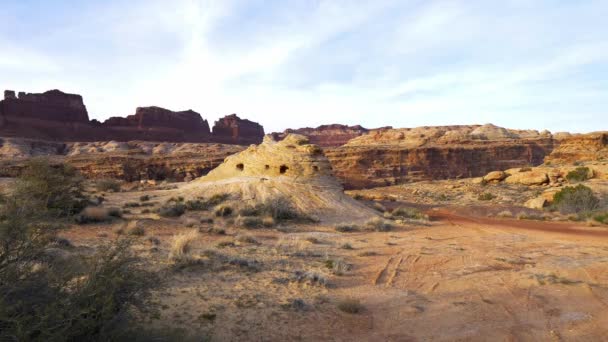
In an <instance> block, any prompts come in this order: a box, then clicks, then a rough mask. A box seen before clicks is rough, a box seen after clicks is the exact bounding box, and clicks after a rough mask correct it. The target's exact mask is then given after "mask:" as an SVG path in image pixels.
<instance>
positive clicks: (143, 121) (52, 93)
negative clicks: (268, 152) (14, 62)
mask: <svg viewBox="0 0 608 342" xmlns="http://www.w3.org/2000/svg"><path fill="white" fill-rule="evenodd" d="M0 135H2V136H5V137H25V138H35V139H42V140H56V141H103V140H117V141H131V140H144V141H166V142H222V143H229V144H256V143H260V142H261V141H262V138H263V137H264V128H263V127H262V126H261V125H260V124H258V123H256V122H253V121H250V120H245V119H241V118H239V117H238V116H237V115H236V114H232V115H228V116H226V117H224V118H222V119H220V120H218V121H217V122H216V123H215V125H214V127H213V132H211V130H210V129H209V123H208V122H207V120H204V119H203V118H202V117H201V115H200V114H199V113H197V112H195V111H193V110H185V111H171V110H168V109H165V108H160V107H154V106H152V107H139V108H137V109H136V111H135V114H133V115H129V116H127V117H111V118H109V119H107V120H106V121H105V122H103V123H101V122H99V121H97V120H89V115H88V112H87V108H86V106H85V105H84V101H83V99H82V96H80V95H77V94H67V93H64V92H62V91H60V90H49V91H47V92H44V93H41V94H36V93H24V92H20V93H19V94H18V95H16V94H15V92H14V91H12V90H6V91H5V92H4V100H1V101H0Z"/></svg>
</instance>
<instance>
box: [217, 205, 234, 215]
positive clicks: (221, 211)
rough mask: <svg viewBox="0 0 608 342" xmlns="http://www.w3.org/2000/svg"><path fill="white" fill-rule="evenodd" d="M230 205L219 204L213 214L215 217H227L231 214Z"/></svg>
mask: <svg viewBox="0 0 608 342" xmlns="http://www.w3.org/2000/svg"><path fill="white" fill-rule="evenodd" d="M232 212H233V210H232V207H230V206H227V205H220V206H217V207H216V208H215V216H217V217H227V216H230V215H232Z"/></svg>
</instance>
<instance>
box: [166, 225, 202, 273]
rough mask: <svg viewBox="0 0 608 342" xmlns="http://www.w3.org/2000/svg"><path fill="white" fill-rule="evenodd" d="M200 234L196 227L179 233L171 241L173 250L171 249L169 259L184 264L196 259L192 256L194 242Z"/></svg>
mask: <svg viewBox="0 0 608 342" xmlns="http://www.w3.org/2000/svg"><path fill="white" fill-rule="evenodd" d="M199 236H200V234H199V232H198V231H197V230H195V229H193V230H190V231H188V232H184V233H181V234H177V235H175V236H174V237H173V240H172V241H171V250H170V251H169V260H171V261H173V262H174V263H179V264H184V263H190V262H192V261H193V260H194V257H193V256H192V253H191V252H192V243H193V242H194V241H195V240H196V239H198V238H199Z"/></svg>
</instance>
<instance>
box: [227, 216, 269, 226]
mask: <svg viewBox="0 0 608 342" xmlns="http://www.w3.org/2000/svg"><path fill="white" fill-rule="evenodd" d="M234 224H235V225H236V226H237V227H241V228H249V229H253V228H260V227H261V226H262V225H263V222H262V219H261V218H259V217H252V216H239V217H237V218H236V220H235V221H234Z"/></svg>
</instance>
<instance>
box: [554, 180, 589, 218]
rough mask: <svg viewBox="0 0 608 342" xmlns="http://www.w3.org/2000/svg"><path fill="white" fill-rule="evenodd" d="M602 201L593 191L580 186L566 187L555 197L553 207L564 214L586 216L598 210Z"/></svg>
mask: <svg viewBox="0 0 608 342" xmlns="http://www.w3.org/2000/svg"><path fill="white" fill-rule="evenodd" d="M599 203H600V200H599V199H598V198H597V197H596V196H595V195H594V194H593V191H592V190H591V189H590V188H588V187H586V186H584V185H582V184H579V185H577V186H575V187H571V186H568V187H565V188H563V189H562V190H561V191H559V192H557V193H556V194H555V196H554V197H553V204H552V207H553V208H554V209H557V210H559V212H561V213H562V214H584V213H587V212H591V211H593V210H595V209H597V208H598V206H599Z"/></svg>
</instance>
